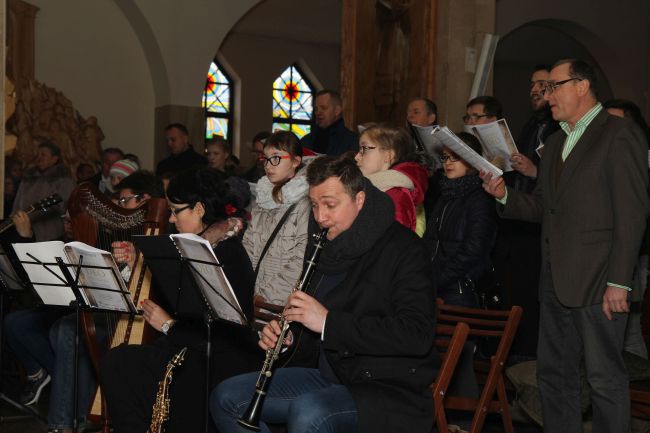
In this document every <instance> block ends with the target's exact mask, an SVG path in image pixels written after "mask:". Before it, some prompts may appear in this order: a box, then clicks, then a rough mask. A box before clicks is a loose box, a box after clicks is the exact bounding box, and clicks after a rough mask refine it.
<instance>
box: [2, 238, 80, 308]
mask: <svg viewBox="0 0 650 433" xmlns="http://www.w3.org/2000/svg"><path fill="white" fill-rule="evenodd" d="M13 247H14V250H15V251H16V255H17V256H18V259H19V260H20V261H21V262H22V265H23V268H24V269H25V272H26V273H27V276H28V277H29V280H30V282H32V285H33V286H34V290H35V291H36V293H37V294H38V296H39V297H40V298H41V300H42V301H43V303H44V304H47V305H66V306H67V305H70V303H71V302H73V301H76V300H77V298H76V297H75V295H74V292H73V291H72V289H71V288H70V287H63V286H55V285H53V284H67V282H66V280H65V277H64V276H63V273H62V272H61V269H60V268H59V266H58V265H56V264H53V263H55V262H56V260H55V257H61V258H62V259H63V261H64V262H67V257H66V255H65V251H64V250H63V248H64V244H63V242H61V241H49V242H33V243H26V244H13ZM28 254H30V255H32V256H33V257H35V258H36V259H37V260H39V261H41V262H43V263H50V264H49V265H45V267H44V265H41V264H39V263H37V262H36V261H34V259H32V258H31V257H29V256H28ZM46 268H47V269H46ZM48 269H49V270H50V271H51V272H50V271H48ZM35 283H43V284H35ZM82 296H83V292H82ZM84 300H85V302H88V300H87V299H84Z"/></svg>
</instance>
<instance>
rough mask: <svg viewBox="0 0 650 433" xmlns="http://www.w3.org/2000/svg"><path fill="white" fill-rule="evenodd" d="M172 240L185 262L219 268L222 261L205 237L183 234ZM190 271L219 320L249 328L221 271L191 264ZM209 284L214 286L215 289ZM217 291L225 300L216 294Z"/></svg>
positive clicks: (174, 236)
mask: <svg viewBox="0 0 650 433" xmlns="http://www.w3.org/2000/svg"><path fill="white" fill-rule="evenodd" d="M170 238H171V239H172V241H174V243H175V244H176V247H177V248H178V250H179V251H180V253H181V255H182V256H183V257H184V258H186V259H189V260H199V261H202V262H209V263H215V264H219V259H218V258H217V256H216V255H215V254H214V251H212V246H211V245H210V243H209V242H208V241H206V240H205V239H203V238H202V237H200V236H197V235H194V234H189V233H182V234H174V235H170ZM190 269H191V270H192V273H193V274H194V280H195V281H196V284H197V286H199V289H200V290H201V292H202V293H203V296H204V297H205V298H206V300H207V302H208V303H209V304H210V306H211V307H212V309H213V310H214V312H215V313H216V314H217V316H218V317H219V318H221V319H224V320H228V321H230V322H234V323H238V324H240V325H244V324H246V320H245V315H244V313H243V311H242V309H241V306H240V305H239V302H238V301H237V297H236V296H235V292H234V291H233V289H232V286H231V285H230V282H229V281H228V278H226V275H225V274H224V273H223V269H221V267H219V266H213V265H210V264H204V263H198V262H191V261H190ZM197 273H198V274H200V275H197ZM207 282H210V283H211V284H212V286H213V287H214V289H213V287H210V284H208V283H207ZM215 289H216V290H217V291H218V292H219V294H220V295H221V296H223V298H222V297H221V296H219V294H217V293H214V291H213V290H215ZM224 298H225V300H227V302H226V301H225V300H224Z"/></svg>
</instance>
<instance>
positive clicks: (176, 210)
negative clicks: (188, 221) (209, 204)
mask: <svg viewBox="0 0 650 433" xmlns="http://www.w3.org/2000/svg"><path fill="white" fill-rule="evenodd" d="M193 207H194V205H192V204H188V205H187V206H183V207H180V208H178V209H174V208H173V207H170V208H169V212H170V213H171V214H172V215H174V216H178V214H179V213H181V212H183V211H184V210H187V209H191V208H193Z"/></svg>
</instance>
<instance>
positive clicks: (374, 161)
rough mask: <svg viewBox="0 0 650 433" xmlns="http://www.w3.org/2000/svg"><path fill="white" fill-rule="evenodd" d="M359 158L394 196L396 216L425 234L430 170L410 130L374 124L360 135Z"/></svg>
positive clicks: (365, 171) (365, 169)
mask: <svg viewBox="0 0 650 433" xmlns="http://www.w3.org/2000/svg"><path fill="white" fill-rule="evenodd" d="M355 160H356V161H357V165H358V166H359V168H360V169H361V172H362V173H363V175H364V176H365V177H367V178H368V179H369V180H370V181H371V182H372V184H373V185H374V186H376V187H377V188H379V189H380V190H381V191H384V192H386V194H388V195H389V196H390V198H391V199H393V203H394V204H395V219H396V220H397V221H398V222H400V223H401V224H403V225H404V226H406V227H408V228H410V229H411V230H413V231H415V232H416V233H417V234H418V235H420V236H422V234H423V233H424V228H425V220H424V207H423V205H422V203H423V202H424V195H425V193H426V191H427V188H428V186H429V181H428V173H427V170H426V168H425V166H424V165H423V164H422V163H420V158H419V156H417V155H415V148H414V145H413V140H412V139H411V137H410V136H409V135H408V134H407V133H406V131H404V130H403V129H400V128H391V127H387V126H384V125H371V126H370V127H368V128H367V129H365V130H364V131H363V132H362V133H361V137H359V152H358V153H357V155H356V156H355Z"/></svg>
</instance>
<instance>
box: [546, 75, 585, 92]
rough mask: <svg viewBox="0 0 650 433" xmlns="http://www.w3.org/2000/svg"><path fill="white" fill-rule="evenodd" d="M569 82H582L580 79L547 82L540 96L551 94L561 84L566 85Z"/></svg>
mask: <svg viewBox="0 0 650 433" xmlns="http://www.w3.org/2000/svg"><path fill="white" fill-rule="evenodd" d="M570 81H582V78H567V79H566V80H562V81H547V82H546V84H544V87H542V95H545V94H547V93H548V94H549V95H550V94H551V93H553V92H555V91H556V90H557V88H558V87H560V86H561V85H562V84H566V83H568V82H570Z"/></svg>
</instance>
